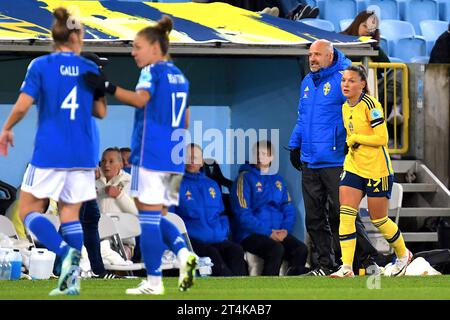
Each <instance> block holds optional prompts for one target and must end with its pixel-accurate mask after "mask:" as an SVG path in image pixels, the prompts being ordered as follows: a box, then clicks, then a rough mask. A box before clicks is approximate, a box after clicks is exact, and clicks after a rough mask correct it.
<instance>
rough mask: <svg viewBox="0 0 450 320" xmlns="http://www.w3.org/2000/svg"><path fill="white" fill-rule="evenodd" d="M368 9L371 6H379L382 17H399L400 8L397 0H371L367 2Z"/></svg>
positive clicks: (380, 16)
mask: <svg viewBox="0 0 450 320" xmlns="http://www.w3.org/2000/svg"><path fill="white" fill-rule="evenodd" d="M367 4H368V5H367V9H370V8H371V6H377V7H379V8H380V15H379V17H378V18H380V19H399V18H400V15H399V9H398V3H397V1H396V0H369V2H368V3H367Z"/></svg>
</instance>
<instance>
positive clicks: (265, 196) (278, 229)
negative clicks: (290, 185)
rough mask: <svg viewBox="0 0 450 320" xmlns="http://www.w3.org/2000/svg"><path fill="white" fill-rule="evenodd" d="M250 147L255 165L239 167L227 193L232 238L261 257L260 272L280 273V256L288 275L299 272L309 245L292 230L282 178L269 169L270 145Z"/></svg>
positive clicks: (291, 208)
mask: <svg viewBox="0 0 450 320" xmlns="http://www.w3.org/2000/svg"><path fill="white" fill-rule="evenodd" d="M253 149H254V150H253V153H254V154H255V156H256V159H257V161H256V162H257V163H256V165H251V164H244V165H242V166H241V167H240V169H239V177H238V179H237V180H236V181H235V182H234V184H233V187H232V191H231V194H230V199H231V207H232V210H233V213H234V217H235V219H233V223H234V226H233V236H234V240H236V241H238V242H240V243H241V244H242V247H243V248H244V250H245V251H248V252H250V253H253V254H255V255H257V256H259V257H260V258H262V259H263V260H264V268H263V271H262V275H267V276H272V275H273V276H275V275H279V272H280V267H281V263H282V261H283V260H287V261H288V263H289V267H288V273H287V274H288V275H298V274H302V273H304V272H305V270H306V269H305V263H306V258H307V255H308V249H307V247H306V245H305V244H304V243H303V242H301V241H300V240H298V239H297V238H295V237H294V236H293V235H292V234H291V232H292V228H293V227H294V223H295V209H294V206H293V205H292V203H291V197H290V196H289V193H288V191H287V186H286V183H285V181H284V179H283V178H282V177H281V176H280V175H279V174H270V173H269V167H270V163H271V162H272V160H273V153H272V145H271V143H270V141H259V142H257V143H256V145H255V147H254V148H253Z"/></svg>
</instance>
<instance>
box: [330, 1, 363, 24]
mask: <svg viewBox="0 0 450 320" xmlns="http://www.w3.org/2000/svg"><path fill="white" fill-rule="evenodd" d="M324 11H325V12H324V19H325V20H328V21H331V22H332V23H333V24H334V30H339V21H341V20H342V19H354V18H355V17H356V15H357V14H358V13H357V6H356V0H333V1H326V3H325V8H324Z"/></svg>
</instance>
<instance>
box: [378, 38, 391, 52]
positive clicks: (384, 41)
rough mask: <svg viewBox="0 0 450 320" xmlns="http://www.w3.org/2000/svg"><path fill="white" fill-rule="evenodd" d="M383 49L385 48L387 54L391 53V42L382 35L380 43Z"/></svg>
mask: <svg viewBox="0 0 450 320" xmlns="http://www.w3.org/2000/svg"><path fill="white" fill-rule="evenodd" d="M379 45H380V47H381V49H383V51H384V53H385V54H386V55H389V44H388V41H387V39H386V38H385V37H383V36H380V43H379Z"/></svg>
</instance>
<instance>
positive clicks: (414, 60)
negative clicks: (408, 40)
mask: <svg viewBox="0 0 450 320" xmlns="http://www.w3.org/2000/svg"><path fill="white" fill-rule="evenodd" d="M428 61H430V56H416V57H412V58H411V59H409V62H411V63H423V64H427V63H428Z"/></svg>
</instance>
